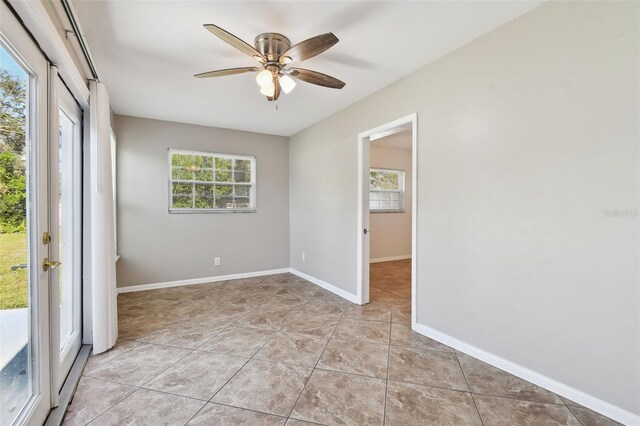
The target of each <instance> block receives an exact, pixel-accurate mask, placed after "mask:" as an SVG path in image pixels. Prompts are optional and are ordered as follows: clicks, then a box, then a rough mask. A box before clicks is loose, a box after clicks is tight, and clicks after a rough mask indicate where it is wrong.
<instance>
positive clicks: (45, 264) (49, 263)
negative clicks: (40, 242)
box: [42, 257, 62, 272]
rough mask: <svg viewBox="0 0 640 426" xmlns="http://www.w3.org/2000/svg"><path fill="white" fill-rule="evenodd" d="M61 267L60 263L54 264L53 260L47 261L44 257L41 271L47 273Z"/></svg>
mask: <svg viewBox="0 0 640 426" xmlns="http://www.w3.org/2000/svg"><path fill="white" fill-rule="evenodd" d="M60 265H62V262H56V261H55V260H49V258H47V257H45V258H44V260H43V261H42V270H43V271H45V272H46V271H48V270H49V269H55V268H57V267H58V266H60Z"/></svg>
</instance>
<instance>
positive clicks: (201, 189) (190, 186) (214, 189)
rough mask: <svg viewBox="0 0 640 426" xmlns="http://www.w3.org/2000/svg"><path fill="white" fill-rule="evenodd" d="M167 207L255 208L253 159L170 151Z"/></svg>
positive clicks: (175, 208) (191, 208) (190, 208)
mask: <svg viewBox="0 0 640 426" xmlns="http://www.w3.org/2000/svg"><path fill="white" fill-rule="evenodd" d="M169 162H170V172H171V176H170V183H171V187H170V190H171V207H170V210H196V211H197V210H218V211H221V210H231V211H232V210H252V209H255V186H254V185H255V180H254V177H255V176H254V174H255V159H253V158H251V157H243V156H231V155H225V154H214V153H197V152H194V153H191V152H188V153H187V152H183V151H175V150H170V154H169Z"/></svg>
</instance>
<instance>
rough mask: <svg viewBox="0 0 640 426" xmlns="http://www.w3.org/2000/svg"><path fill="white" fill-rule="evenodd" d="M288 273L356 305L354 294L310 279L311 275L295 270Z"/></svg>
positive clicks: (356, 299)
mask: <svg viewBox="0 0 640 426" xmlns="http://www.w3.org/2000/svg"><path fill="white" fill-rule="evenodd" d="M290 272H291V273H292V274H293V275H297V276H299V277H300V278H304V279H305V280H307V281H309V282H312V283H314V284H315V285H317V286H319V287H322V288H324V289H325V290H329V291H330V292H331V293H333V294H335V295H337V296H340V297H342V298H343V299H346V300H348V301H349V302H351V303H355V304H358V298H357V296H356V295H355V294H351V293H349V292H348V291H344V290H343V289H341V288H338V287H336V286H335V285H333V284H329V283H328V282H326V281H322V280H321V279H319V278H316V277H312V276H311V275H307V274H305V273H304V272H300V271H298V270H297V269H293V268H291V269H290Z"/></svg>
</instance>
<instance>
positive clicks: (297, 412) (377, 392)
mask: <svg viewBox="0 0 640 426" xmlns="http://www.w3.org/2000/svg"><path fill="white" fill-rule="evenodd" d="M384 397H385V381H384V380H381V379H375V378H372V377H363V376H355V375H351V374H345V373H338V372H335V371H323V370H315V371H314V372H313V375H312V376H311V379H310V380H309V383H308V385H307V387H306V388H305V389H304V392H303V393H302V395H301V396H300V399H299V400H298V402H297V403H296V406H295V408H294V409H293V412H292V413H291V417H292V418H295V419H299V420H305V421H310V422H315V423H321V424H344V425H382V424H383V417H384Z"/></svg>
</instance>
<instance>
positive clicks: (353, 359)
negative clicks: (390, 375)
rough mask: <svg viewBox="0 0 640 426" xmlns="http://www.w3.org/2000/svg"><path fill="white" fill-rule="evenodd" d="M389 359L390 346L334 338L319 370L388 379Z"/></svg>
mask: <svg viewBox="0 0 640 426" xmlns="http://www.w3.org/2000/svg"><path fill="white" fill-rule="evenodd" d="M388 358H389V346H388V345H385V344H379V343H367V342H361V341H357V340H342V339H337V338H335V337H334V338H332V339H331V340H330V341H329V344H328V345H327V347H326V349H325V350H324V352H323V354H322V357H321V358H320V361H319V362H318V366H317V368H322V369H325V370H335V371H341V372H343V373H353V374H362V375H365V376H371V377H378V378H381V379H386V378H387V360H388Z"/></svg>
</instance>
